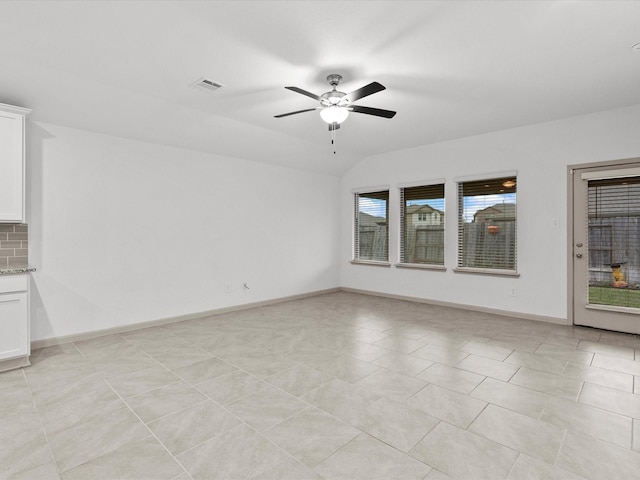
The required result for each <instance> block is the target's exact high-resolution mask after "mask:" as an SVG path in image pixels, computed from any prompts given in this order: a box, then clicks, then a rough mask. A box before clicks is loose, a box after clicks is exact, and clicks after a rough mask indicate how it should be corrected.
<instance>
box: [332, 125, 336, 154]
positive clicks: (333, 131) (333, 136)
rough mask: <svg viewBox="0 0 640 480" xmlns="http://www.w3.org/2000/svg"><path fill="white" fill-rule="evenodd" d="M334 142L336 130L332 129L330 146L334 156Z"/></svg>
mask: <svg viewBox="0 0 640 480" xmlns="http://www.w3.org/2000/svg"><path fill="white" fill-rule="evenodd" d="M335 140H336V129H335V128H332V129H331V145H333V154H334V155H335V154H336V148H335Z"/></svg>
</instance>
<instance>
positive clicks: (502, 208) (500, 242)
mask: <svg viewBox="0 0 640 480" xmlns="http://www.w3.org/2000/svg"><path fill="white" fill-rule="evenodd" d="M458 267H468V268H477V269H490V270H492V269H498V270H509V271H513V272H515V271H516V177H515V176H509V177H502V178H494V179H489V180H474V181H468V182H459V183H458Z"/></svg>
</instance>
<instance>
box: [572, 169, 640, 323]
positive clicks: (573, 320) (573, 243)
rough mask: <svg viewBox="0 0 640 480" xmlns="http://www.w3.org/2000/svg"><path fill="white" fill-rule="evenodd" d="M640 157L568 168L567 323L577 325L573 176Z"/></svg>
mask: <svg viewBox="0 0 640 480" xmlns="http://www.w3.org/2000/svg"><path fill="white" fill-rule="evenodd" d="M639 162H640V157H633V158H624V159H620V160H606V161H600V162H590V163H580V164H574V165H569V166H567V192H568V195H567V245H566V246H567V251H566V252H567V323H568V324H569V325H575V324H576V323H575V308H574V302H575V298H574V281H575V274H574V271H573V262H574V260H573V253H574V252H573V246H574V245H575V238H574V228H573V222H574V214H573V200H574V198H573V197H574V193H575V192H574V188H573V176H574V173H575V171H576V170H579V169H587V168H599V167H624V166H625V165H629V164H634V163H636V164H637V163H639Z"/></svg>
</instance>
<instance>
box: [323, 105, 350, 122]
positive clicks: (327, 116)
mask: <svg viewBox="0 0 640 480" xmlns="http://www.w3.org/2000/svg"><path fill="white" fill-rule="evenodd" d="M348 116H349V110H348V109H347V108H346V107H341V106H339V105H331V106H329V107H324V108H323V109H321V110H320V118H322V120H324V121H325V122H327V123H329V124H331V123H342V122H344V121H345V120H346V119H347V117H348Z"/></svg>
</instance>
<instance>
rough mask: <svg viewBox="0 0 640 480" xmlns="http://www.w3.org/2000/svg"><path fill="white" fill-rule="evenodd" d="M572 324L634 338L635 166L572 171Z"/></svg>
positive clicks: (639, 204) (638, 289)
mask: <svg viewBox="0 0 640 480" xmlns="http://www.w3.org/2000/svg"><path fill="white" fill-rule="evenodd" d="M572 236H573V245H572V250H573V260H572V264H573V275H572V278H573V315H574V322H573V323H574V324H576V325H586V326H592V327H597V328H603V329H607V330H616V331H622V332H628V333H640V163H635V164H624V165H620V166H606V167H591V168H584V169H575V170H573V235H572Z"/></svg>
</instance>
